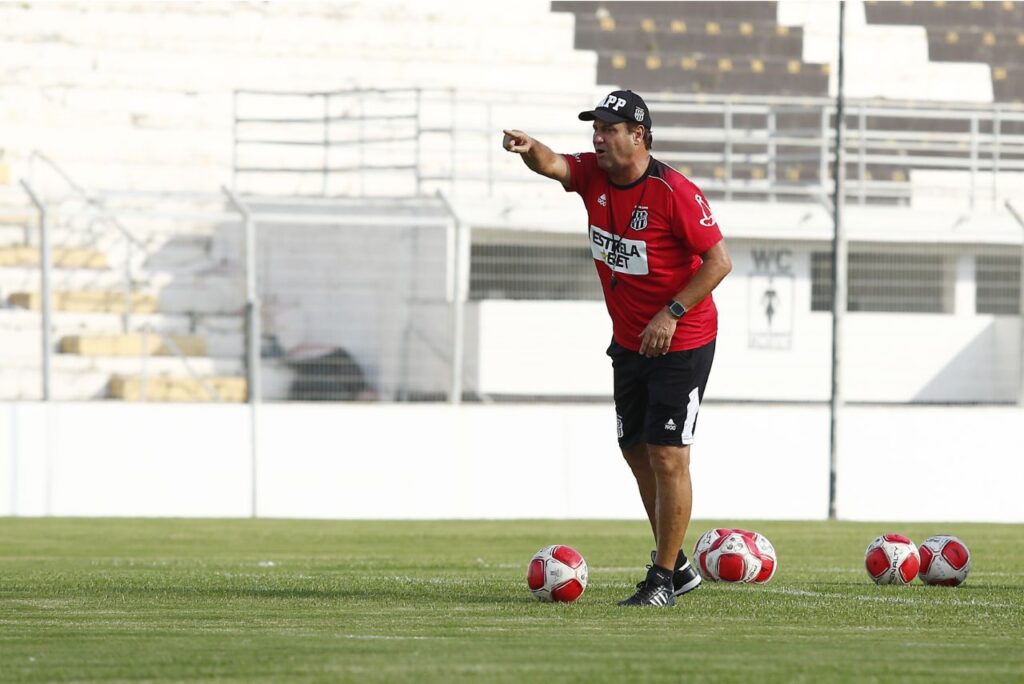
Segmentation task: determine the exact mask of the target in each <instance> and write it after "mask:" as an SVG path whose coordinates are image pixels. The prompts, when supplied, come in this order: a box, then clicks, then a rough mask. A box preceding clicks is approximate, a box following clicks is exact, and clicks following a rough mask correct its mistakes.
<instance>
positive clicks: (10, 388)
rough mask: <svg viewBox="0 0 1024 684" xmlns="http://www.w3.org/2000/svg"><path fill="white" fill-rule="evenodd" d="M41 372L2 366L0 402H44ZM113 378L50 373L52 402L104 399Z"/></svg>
mask: <svg viewBox="0 0 1024 684" xmlns="http://www.w3.org/2000/svg"><path fill="white" fill-rule="evenodd" d="M42 378H43V372H42V369H41V368H40V367H39V366H38V365H37V366H25V365H22V366H18V367H13V368H11V367H3V366H0V400H21V401H38V400H40V399H42V398H43V389H42ZM109 382H110V374H109V373H103V372H101V371H85V372H68V371H61V370H53V371H51V373H50V398H51V399H54V400H56V401H81V400H88V399H102V398H104V397H106V396H107V385H108V383H109Z"/></svg>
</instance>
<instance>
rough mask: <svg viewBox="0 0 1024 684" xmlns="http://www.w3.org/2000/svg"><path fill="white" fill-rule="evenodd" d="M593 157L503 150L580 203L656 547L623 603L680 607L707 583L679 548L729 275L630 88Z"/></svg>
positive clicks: (630, 452) (511, 146)
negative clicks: (656, 153) (718, 296)
mask: <svg viewBox="0 0 1024 684" xmlns="http://www.w3.org/2000/svg"><path fill="white" fill-rule="evenodd" d="M579 118H580V120H582V121H593V122H594V123H593V128H594V135H593V145H594V151H593V152H586V153H579V154H565V155H562V154H556V153H554V152H552V151H551V149H550V148H548V147H547V146H546V145H544V144H543V143H541V142H539V141H537V140H535V139H533V138H531V137H530V136H529V135H527V134H526V133H524V132H522V131H518V130H506V131H504V133H505V137H504V141H503V143H502V144H503V147H504V148H505V149H506V150H508V151H509V152H514V153H516V154H519V155H520V156H521V157H522V159H523V162H524V163H525V164H526V166H527V167H529V168H530V169H531V170H532V171H534V172H536V173H539V174H541V175H542V176H547V177H548V178H552V179H554V180H557V181H559V182H560V183H561V184H562V186H563V187H564V188H565V190H566V192H575V193H578V194H579V195H580V196H581V197H582V198H583V203H584V205H585V206H586V208H587V215H588V218H589V229H588V238H589V242H590V250H591V253H592V254H593V256H594V265H595V266H596V267H597V274H598V277H599V278H600V279H601V287H602V289H603V290H604V300H605V304H606V305H607V307H608V313H609V314H610V315H611V319H612V329H613V339H612V343H611V346H610V347H609V348H608V355H609V356H610V357H611V359H612V369H613V372H614V395H615V413H616V419H617V424H618V425H617V427H618V437H619V447H620V448H621V449H622V454H623V456H624V457H625V459H626V462H627V463H628V464H629V467H630V469H632V471H633V475H634V476H635V477H636V481H637V485H638V486H639V489H640V498H641V499H642V500H643V504H644V508H645V509H646V511H647V517H648V519H649V520H650V523H651V529H652V530H653V532H654V540H655V544H656V545H657V549H656V550H655V551H654V552H652V554H651V561H652V565H651V566H650V567H649V570H648V572H647V577H646V579H645V580H644V581H643V582H641V583H640V584H638V585H637V589H636V593H634V594H633V595H632V596H631V597H629V598H628V599H626V600H624V601H622V602H620V604H619V605H649V606H670V605H675V597H676V596H681V595H682V594H685V593H686V592H688V591H691V590H692V589H696V588H697V587H698V586H699V585H700V575H698V574H697V572H696V571H695V570H694V568H693V566H692V565H690V563H689V562H688V561H687V559H686V555H685V554H684V553H683V551H682V550H681V549H680V547H681V546H682V544H683V538H684V537H685V535H686V528H687V526H688V525H689V523H690V509H691V505H692V500H693V499H692V489H691V484H690V444H691V443H692V442H693V433H694V429H695V427H696V422H697V412H698V410H699V409H700V402H701V400H702V399H703V396H704V388H705V386H706V385H707V381H708V375H709V374H710V372H711V363H712V360H713V359H714V355H715V338H716V336H717V334H718V311H717V309H716V308H715V303H714V301H713V300H712V298H711V291H712V290H713V289H714V288H715V286H717V285H718V283H720V282H721V281H722V279H723V278H724V277H725V276H726V275H727V274H728V273H729V271H730V270H732V262H731V260H730V259H729V252H728V250H727V249H726V247H725V242H724V241H723V239H722V233H721V231H720V230H719V228H718V224H717V223H716V221H715V218H714V216H713V215H712V213H711V209H710V207H709V205H708V201H707V199H706V198H705V197H704V194H703V193H702V192H701V191H700V189H699V188H698V187H697V186H696V185H694V184H693V183H691V182H690V181H689V180H688V179H687V178H686V177H685V176H683V175H682V174H680V173H679V172H677V171H676V170H675V169H673V168H671V167H669V166H667V165H665V164H663V163H661V162H659V161H658V160H657V159H654V158H653V157H652V156H651V154H650V149H651V145H652V142H653V137H652V135H651V123H652V122H651V113H650V110H649V109H648V108H647V104H646V103H645V102H644V101H643V98H641V97H640V96H639V95H637V94H636V93H634V92H633V91H631V90H616V91H614V92H612V93H611V94H609V95H608V96H607V97H606V98H605V99H604V100H602V102H601V103H600V104H599V105H598V106H597V107H595V108H594V109H593V110H588V111H585V112H581V113H580V115H579Z"/></svg>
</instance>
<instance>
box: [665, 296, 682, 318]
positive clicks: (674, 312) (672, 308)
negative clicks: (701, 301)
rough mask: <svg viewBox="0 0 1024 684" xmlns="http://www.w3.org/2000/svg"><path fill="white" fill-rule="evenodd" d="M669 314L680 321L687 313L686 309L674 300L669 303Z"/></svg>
mask: <svg viewBox="0 0 1024 684" xmlns="http://www.w3.org/2000/svg"><path fill="white" fill-rule="evenodd" d="M668 312H669V314H671V316H672V318H674V319H676V320H677V321H678V320H679V319H680V318H682V317H683V314H684V313H686V307H685V306H683V305H682V304H680V303H679V302H677V301H676V300H674V299H673V300H671V301H670V302H669V303H668Z"/></svg>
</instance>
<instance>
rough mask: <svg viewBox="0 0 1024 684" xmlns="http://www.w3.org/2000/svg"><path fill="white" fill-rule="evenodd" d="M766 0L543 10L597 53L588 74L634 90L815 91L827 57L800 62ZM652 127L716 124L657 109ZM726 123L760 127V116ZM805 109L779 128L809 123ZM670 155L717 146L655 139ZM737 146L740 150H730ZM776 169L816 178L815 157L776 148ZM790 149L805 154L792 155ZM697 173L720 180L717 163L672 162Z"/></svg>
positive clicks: (755, 169)
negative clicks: (572, 23)
mask: <svg viewBox="0 0 1024 684" xmlns="http://www.w3.org/2000/svg"><path fill="white" fill-rule="evenodd" d="M777 4H778V3H775V2H729V3H721V2H672V3H660V2H597V3H595V2H553V3H552V10H554V11H556V12H557V11H561V12H571V13H572V14H573V15H574V16H575V18H576V30H575V45H576V48H577V49H582V50H594V51H596V52H597V57H598V66H597V80H598V82H600V83H614V84H618V85H622V86H625V85H626V84H628V86H629V87H630V88H632V89H634V90H637V91H639V92H642V93H648V94H652V93H659V92H660V93H694V94H722V95H735V94H743V95H754V96H756V95H771V96H800V97H825V96H827V95H828V82H829V65H828V64H822V63H806V62H804V61H803V29H802V28H801V27H789V26H784V25H782V24H779V23H778V21H777V19H776V15H777ZM657 123H658V126H659V127H662V126H674V125H686V126H708V127H720V126H721V125H722V122H721V120H720V119H718V118H717V117H705V118H704V119H703V120H702V119H701V117H699V116H696V117H695V116H694V115H693V113H690V112H680V113H673V112H659V116H658V120H657ZM733 124H734V125H735V126H736V128H737V129H738V130H743V129H744V128H749V127H751V126H763V125H764V121H763V118H762V119H760V120H757V119H756V118H755V119H754V120H752V119H750V118H749V117H748V118H747V119H744V117H742V116H740V117H738V118H737V119H736V120H735V121H733ZM816 124H817V122H816V121H814V120H813V117H812V118H811V119H810V120H809V119H808V117H807V116H806V115H790V116H787V117H783V120H782V121H780V122H779V127H780V128H781V129H787V128H797V129H798V128H804V127H807V126H813V125H816ZM658 149H659V150H665V151H666V152H669V153H670V154H671V153H676V152H678V153H681V154H682V153H690V154H692V153H703V154H711V155H716V154H717V155H722V154H724V152H725V146H724V144H711V143H708V144H703V145H697V146H694V145H692V144H689V143H687V144H685V145H678V144H673V142H672V141H665V142H662V141H659V142H658ZM735 151H736V152H743V149H742V148H741V149H738V150H735ZM779 154H780V155H781V157H782V159H783V164H782V165H781V166H782V167H784V170H783V173H784V174H786V177H788V178H789V179H790V180H792V181H793V182H794V183H801V182H802V183H814V182H818V180H819V175H820V169H821V165H820V160H818V159H817V158H816V157H815V156H814V155H810V156H808V155H806V154H801V151H800V150H787V149H782V150H780V151H779ZM800 157H806V158H804V159H801V158H800ZM679 168H680V170H681V171H682V172H683V173H684V174H686V175H689V176H691V177H694V178H697V179H716V178H721V177H722V175H723V174H724V173H725V169H724V168H723V166H722V164H720V163H706V162H705V163H702V162H699V161H694V162H689V163H686V164H682V165H679ZM730 173H732V174H734V177H735V178H738V179H743V180H759V179H761V178H764V177H765V176H766V175H767V173H768V170H767V168H766V165H764V164H742V163H741V164H737V165H736V166H735V167H734V168H731V169H730Z"/></svg>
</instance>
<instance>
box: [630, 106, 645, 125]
mask: <svg viewBox="0 0 1024 684" xmlns="http://www.w3.org/2000/svg"><path fill="white" fill-rule="evenodd" d="M644 114H645V112H644V110H643V108H642V107H637V108H636V109H635V110H634V111H633V118H634V119H636V120H637V121H641V122H642V121H643V120H644Z"/></svg>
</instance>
